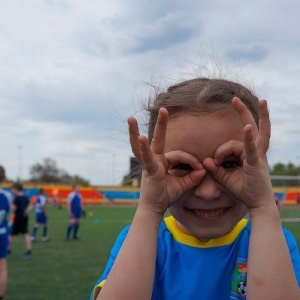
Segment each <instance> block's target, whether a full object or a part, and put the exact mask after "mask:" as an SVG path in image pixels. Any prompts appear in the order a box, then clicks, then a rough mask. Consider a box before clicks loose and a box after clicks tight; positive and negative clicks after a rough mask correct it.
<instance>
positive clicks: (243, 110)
mask: <svg viewBox="0 0 300 300" xmlns="http://www.w3.org/2000/svg"><path fill="white" fill-rule="evenodd" d="M232 105H233V107H234V108H235V110H236V111H237V112H238V113H239V115H240V117H241V121H242V123H243V125H244V126H246V125H247V124H251V125H252V127H253V131H254V135H255V136H256V135H257V133H258V128H257V124H256V122H255V120H254V118H253V115H252V113H251V112H250V110H249V109H248V107H247V106H246V105H245V104H244V103H243V102H242V101H241V100H240V99H239V98H238V97H234V98H233V99H232Z"/></svg>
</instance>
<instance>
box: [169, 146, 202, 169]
mask: <svg viewBox="0 0 300 300" xmlns="http://www.w3.org/2000/svg"><path fill="white" fill-rule="evenodd" d="M165 157H166V159H167V161H168V166H167V167H168V168H169V169H170V168H176V167H177V166H178V167H180V166H181V165H182V169H184V165H187V166H186V169H187V168H188V167H190V169H191V170H200V169H203V166H202V164H201V163H200V162H199V160H198V159H197V158H196V157H195V156H194V155H192V154H190V153H187V152H184V151H181V150H176V151H171V152H168V153H165Z"/></svg>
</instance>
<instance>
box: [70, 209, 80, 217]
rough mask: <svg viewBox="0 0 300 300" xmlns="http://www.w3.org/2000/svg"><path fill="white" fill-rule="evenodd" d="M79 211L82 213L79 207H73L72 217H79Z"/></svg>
mask: <svg viewBox="0 0 300 300" xmlns="http://www.w3.org/2000/svg"><path fill="white" fill-rule="evenodd" d="M81 213H82V211H81V209H73V210H72V216H73V219H80V218H81Z"/></svg>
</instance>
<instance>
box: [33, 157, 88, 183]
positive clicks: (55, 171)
mask: <svg viewBox="0 0 300 300" xmlns="http://www.w3.org/2000/svg"><path fill="white" fill-rule="evenodd" d="M30 175H31V178H30V181H32V182H44V183H61V184H74V183H78V184H80V185H82V186H89V185H90V182H89V180H87V179H85V178H83V177H81V176H79V175H73V176H72V175H70V174H68V173H67V172H66V171H64V170H62V169H59V168H58V166H57V164H56V161H55V160H53V159H51V158H45V159H44V160H43V161H42V163H36V164H34V165H33V166H31V167H30Z"/></svg>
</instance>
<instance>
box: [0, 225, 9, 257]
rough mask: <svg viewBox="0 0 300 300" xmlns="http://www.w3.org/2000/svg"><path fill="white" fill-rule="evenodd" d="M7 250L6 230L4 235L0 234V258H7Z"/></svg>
mask: <svg viewBox="0 0 300 300" xmlns="http://www.w3.org/2000/svg"><path fill="white" fill-rule="evenodd" d="M0 229H2V228H0ZM7 248H8V230H6V233H3V234H0V258H6V257H7Z"/></svg>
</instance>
